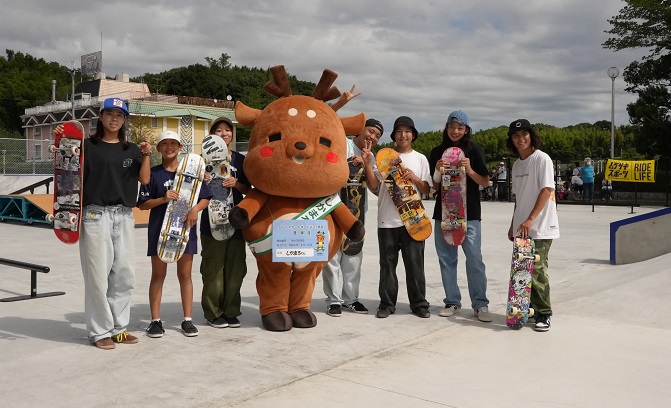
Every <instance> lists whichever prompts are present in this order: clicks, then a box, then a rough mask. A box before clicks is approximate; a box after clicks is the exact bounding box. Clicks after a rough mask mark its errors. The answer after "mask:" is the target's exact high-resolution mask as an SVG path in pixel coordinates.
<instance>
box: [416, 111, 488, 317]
mask: <svg viewBox="0 0 671 408" xmlns="http://www.w3.org/2000/svg"><path fill="white" fill-rule="evenodd" d="M449 147H458V148H460V149H461V150H463V152H464V156H465V158H464V159H463V160H462V162H461V165H462V166H463V167H465V169H466V175H467V180H466V220H467V227H466V228H467V232H466V240H465V241H464V242H463V243H462V244H461V248H462V250H463V251H464V255H465V256H466V277H467V279H468V293H469V295H470V298H471V307H472V308H473V311H474V313H475V316H476V317H477V318H478V320H480V321H483V322H491V321H492V320H493V317H492V314H491V313H490V312H489V300H488V299H487V274H486V268H485V263H484V262H483V260H482V249H481V247H482V226H481V215H482V210H481V207H480V189H479V186H483V187H488V186H489V172H488V171H487V164H486V162H485V153H484V151H483V150H482V147H480V146H479V145H478V144H477V143H475V142H474V141H473V140H472V135H471V127H470V124H469V120H468V115H466V113H465V112H464V111H461V110H457V111H454V112H452V113H450V114H449V115H448V116H447V122H446V123H445V128H444V129H443V141H442V143H441V144H440V145H438V146H436V147H434V148H433V149H432V150H431V153H430V155H429V165H430V168H431V169H432V171H434V173H433V174H434V175H433V182H434V184H433V186H434V188H435V189H436V190H438V191H440V189H441V188H442V186H441V183H442V177H440V168H441V167H444V166H449V163H448V162H447V161H446V160H444V159H443V158H442V156H443V152H444V151H445V150H447V149H448V148H449ZM442 211H443V206H442V203H441V201H440V200H436V205H435V207H434V209H433V219H434V220H435V228H436V231H438V232H437V233H435V234H434V240H435V245H436V252H437V253H438V263H439V266H440V276H441V279H442V281H443V289H444V291H445V298H444V299H443V302H444V304H445V308H444V309H443V310H442V311H441V312H440V313H439V316H442V317H449V316H452V315H453V314H454V313H455V312H456V311H457V310H458V309H461V307H462V305H461V292H460V290H459V285H458V283H457V260H458V247H457V246H451V245H448V244H447V242H446V241H445V239H444V238H443V234H441V233H440V231H441V227H440V223H441V221H442V220H443V213H442Z"/></svg>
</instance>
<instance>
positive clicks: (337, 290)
mask: <svg viewBox="0 0 671 408" xmlns="http://www.w3.org/2000/svg"><path fill="white" fill-rule="evenodd" d="M352 89H353V88H352ZM383 133H384V128H383V127H382V123H380V121H379V120H377V119H372V118H371V119H368V120H366V124H365V126H364V128H363V130H362V131H361V133H359V134H358V135H357V136H356V137H354V139H350V138H347V160H348V161H350V162H351V163H353V164H354V165H355V166H363V165H364V162H363V159H362V157H361V155H362V151H363V150H364V149H368V150H370V149H371V148H372V147H373V146H374V145H375V144H377V142H378V141H379V140H380V137H382V134H383ZM364 169H365V170H366V173H365V176H364V177H362V178H361V182H362V183H364V182H365V181H366V180H371V179H373V178H375V172H374V166H368V167H365V166H364ZM342 194H345V195H346V194H347V192H345V191H344V189H343V191H341V195H342ZM361 200H363V203H364V213H365V212H366V211H367V210H368V202H367V196H366V194H364V195H363V196H362V197H361ZM354 215H356V214H354ZM362 215H363V214H362ZM362 261H363V251H361V252H359V253H358V254H356V255H351V256H350V255H347V254H345V253H343V251H342V248H341V249H339V250H338V252H337V253H336V254H335V256H334V257H333V258H331V260H330V261H329V263H328V264H326V266H325V267H324V269H323V270H322V279H323V282H324V294H325V295H326V306H327V312H326V313H327V314H328V315H329V316H333V317H339V316H341V314H342V308H343V307H344V308H345V310H349V311H351V312H354V313H362V314H365V313H368V309H367V308H366V306H364V305H363V304H362V303H361V302H359V282H360V281H361V263H362Z"/></svg>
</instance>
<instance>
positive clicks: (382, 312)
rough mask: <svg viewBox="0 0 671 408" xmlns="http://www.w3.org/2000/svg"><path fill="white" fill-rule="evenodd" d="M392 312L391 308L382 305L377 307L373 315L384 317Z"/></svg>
mask: <svg viewBox="0 0 671 408" xmlns="http://www.w3.org/2000/svg"><path fill="white" fill-rule="evenodd" d="M393 313H394V312H392V311H391V309H389V308H388V307H383V308H380V309H377V313H375V317H377V318H379V319H385V318H387V317H389V315H391V314H393Z"/></svg>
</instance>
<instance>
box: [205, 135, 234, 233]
mask: <svg viewBox="0 0 671 408" xmlns="http://www.w3.org/2000/svg"><path fill="white" fill-rule="evenodd" d="M202 156H203V159H204V161H205V171H206V172H207V173H209V174H210V177H211V179H210V181H208V182H207V184H208V186H210V189H212V198H211V199H210V203H209V204H208V207H207V212H208V215H209V220H210V230H211V232H212V237H213V238H214V239H216V240H217V241H223V240H225V239H228V238H230V237H231V236H233V233H234V232H235V228H233V226H232V225H231V223H230V222H229V221H228V213H229V211H230V210H231V208H233V205H234V203H233V189H232V188H230V187H224V186H223V185H221V183H222V181H223V180H225V179H226V178H228V177H230V176H231V170H233V169H232V168H231V162H230V158H229V157H228V147H226V142H224V139H222V138H221V137H219V136H217V135H208V136H206V137H205V138H204V139H203V153H202Z"/></svg>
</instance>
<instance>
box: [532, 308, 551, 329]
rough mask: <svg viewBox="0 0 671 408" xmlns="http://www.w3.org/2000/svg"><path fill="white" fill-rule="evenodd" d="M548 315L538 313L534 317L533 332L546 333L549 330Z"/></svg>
mask: <svg viewBox="0 0 671 408" xmlns="http://www.w3.org/2000/svg"><path fill="white" fill-rule="evenodd" d="M550 317H551V316H550V315H546V314H541V313H538V316H536V326H535V327H534V330H536V331H539V332H546V331H548V330H550Z"/></svg>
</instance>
